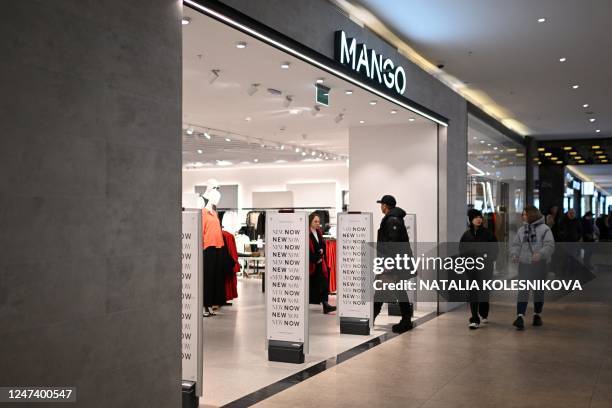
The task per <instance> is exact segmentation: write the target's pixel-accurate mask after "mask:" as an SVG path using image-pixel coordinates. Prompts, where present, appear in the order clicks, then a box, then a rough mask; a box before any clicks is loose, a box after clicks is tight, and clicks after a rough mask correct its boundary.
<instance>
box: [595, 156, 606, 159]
mask: <svg viewBox="0 0 612 408" xmlns="http://www.w3.org/2000/svg"><path fill="white" fill-rule="evenodd" d="M597 158H598V159H605V158H606V156H605V155H601V156H597Z"/></svg>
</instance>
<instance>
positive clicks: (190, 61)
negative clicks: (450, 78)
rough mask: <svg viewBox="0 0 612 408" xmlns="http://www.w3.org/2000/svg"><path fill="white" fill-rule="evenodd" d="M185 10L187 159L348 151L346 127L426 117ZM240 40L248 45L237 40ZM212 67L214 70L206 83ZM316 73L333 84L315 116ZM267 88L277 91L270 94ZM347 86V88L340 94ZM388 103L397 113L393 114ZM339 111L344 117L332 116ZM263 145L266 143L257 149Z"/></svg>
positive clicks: (278, 157)
mask: <svg viewBox="0 0 612 408" xmlns="http://www.w3.org/2000/svg"><path fill="white" fill-rule="evenodd" d="M184 14H185V15H186V16H188V17H190V18H191V23H190V24H188V25H186V26H183V123H184V125H183V126H184V129H187V128H189V127H194V128H195V130H196V134H195V135H187V134H186V133H185V132H184V134H183V142H184V143H183V158H184V162H185V164H189V163H195V162H198V161H199V162H202V163H206V164H207V165H208V164H210V163H214V160H230V161H232V162H234V163H238V162H245V161H246V162H248V161H251V162H252V161H253V159H254V158H257V159H258V162H260V163H261V162H272V161H276V160H288V161H292V160H293V161H295V160H300V161H301V160H304V159H307V158H310V159H311V160H312V158H313V157H314V156H311V152H312V151H313V150H314V151H316V155H317V156H318V155H319V153H320V152H323V153H330V154H333V155H347V154H348V140H349V127H351V126H371V125H382V124H406V123H414V124H418V123H424V122H427V123H431V122H429V121H428V120H427V119H424V118H421V117H419V116H418V115H415V114H413V113H411V112H409V111H408V110H405V109H403V108H401V107H398V106H395V105H393V104H392V103H390V102H387V101H385V100H381V99H380V98H376V97H373V96H372V95H371V94H369V93H367V92H365V91H363V90H361V89H357V88H355V87H354V86H351V85H350V84H348V83H346V82H345V81H343V80H340V79H338V78H335V77H332V76H330V75H329V74H326V73H325V72H323V71H321V70H319V69H317V68H315V67H313V66H311V65H309V64H306V63H304V62H302V61H300V60H297V59H295V58H291V57H288V56H287V55H286V54H284V53H282V52H280V51H278V50H277V49H275V48H273V47H271V46H269V45H267V44H264V43H262V42H260V41H258V40H255V39H254V38H251V37H249V36H247V35H246V34H243V33H241V32H239V31H236V30H234V29H232V28H229V27H228V26H226V25H224V24H221V23H219V22H217V21H215V20H213V19H211V18H209V17H206V16H204V15H202V14H200V13H197V12H195V11H194V10H191V9H189V8H185V9H184ZM241 41H244V42H246V43H247V47H246V48H244V49H238V48H237V47H236V43H238V42H241ZM283 62H290V68H289V69H281V63H283ZM213 69H219V70H220V74H219V77H218V79H217V80H216V81H214V82H213V83H212V84H211V83H209V79H210V78H211V75H212V74H211V70H213ZM318 78H324V79H325V80H324V85H326V86H328V87H330V88H331V92H330V106H329V107H323V106H321V111H320V112H319V113H318V114H317V115H316V116H313V115H312V112H313V109H314V108H313V107H314V105H315V101H314V99H315V89H314V83H315V81H316V80H317V79H318ZM255 83H258V84H261V85H260V86H259V87H258V91H257V92H256V93H255V94H254V95H253V96H249V95H248V93H247V90H248V89H249V87H250V86H251V85H252V84H255ZM267 88H274V89H277V90H280V91H282V95H280V96H279V95H271V94H270V93H269V92H268V91H267ZM347 89H350V90H352V91H353V94H352V95H346V94H345V91H346V90H347ZM286 95H292V96H293V102H292V103H291V105H290V106H289V107H288V108H287V107H284V106H283V101H284V98H285V96H286ZM371 101H376V102H377V103H376V105H374V106H372V105H370V102H371ZM291 110H295V111H294V113H293V114H292V113H291V112H290V111H291ZM392 110H396V111H397V113H396V114H391V111H392ZM339 113H344V115H345V116H344V119H343V120H342V121H341V122H340V123H335V122H334V118H335V117H336V116H337V115H338V114H339ZM247 117H249V118H251V120H250V121H247V120H245V119H246V118H247ZM411 119H412V120H413V121H411ZM360 121H364V123H360ZM208 129H212V131H208V132H207V133H209V134H211V135H212V136H213V137H212V138H211V139H210V140H208V139H206V138H204V137H202V136H201V135H202V134H203V132H204V131H207V130H208ZM226 137H229V138H230V139H231V142H226V141H225V138H226ZM260 139H263V140H260ZM261 144H265V145H266V148H261V149H259V147H261ZM280 144H286V145H289V144H291V145H294V146H297V147H299V148H300V149H301V151H303V150H304V149H308V156H307V157H305V156H302V155H301V152H300V154H294V155H291V154H288V153H289V149H285V150H283V151H281V150H280V149H279V146H280ZM197 149H201V150H202V154H198V153H197V152H196V151H197Z"/></svg>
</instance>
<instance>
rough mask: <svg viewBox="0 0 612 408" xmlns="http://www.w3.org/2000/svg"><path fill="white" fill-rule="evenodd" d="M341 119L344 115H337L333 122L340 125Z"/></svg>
mask: <svg viewBox="0 0 612 408" xmlns="http://www.w3.org/2000/svg"><path fill="white" fill-rule="evenodd" d="M342 119H344V113H339V114H338V116H336V117H335V118H334V122H336V123H340V122H342Z"/></svg>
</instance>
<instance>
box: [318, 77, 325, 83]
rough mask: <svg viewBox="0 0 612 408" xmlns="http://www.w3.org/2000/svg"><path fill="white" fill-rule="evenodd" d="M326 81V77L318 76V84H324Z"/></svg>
mask: <svg viewBox="0 0 612 408" xmlns="http://www.w3.org/2000/svg"><path fill="white" fill-rule="evenodd" d="M324 81H325V78H317V84H322V83H323V82H324Z"/></svg>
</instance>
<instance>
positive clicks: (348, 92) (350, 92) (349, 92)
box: [344, 89, 353, 95]
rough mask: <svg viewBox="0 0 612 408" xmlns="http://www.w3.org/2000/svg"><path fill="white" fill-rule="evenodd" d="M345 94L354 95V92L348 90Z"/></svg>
mask: <svg viewBox="0 0 612 408" xmlns="http://www.w3.org/2000/svg"><path fill="white" fill-rule="evenodd" d="M344 93H345V94H347V95H352V94H353V91H351V90H350V89H347V90H346V91H344Z"/></svg>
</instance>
